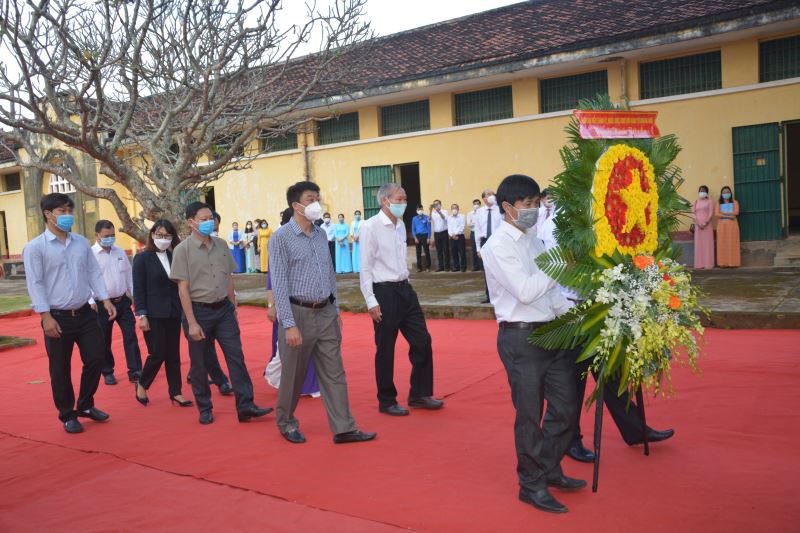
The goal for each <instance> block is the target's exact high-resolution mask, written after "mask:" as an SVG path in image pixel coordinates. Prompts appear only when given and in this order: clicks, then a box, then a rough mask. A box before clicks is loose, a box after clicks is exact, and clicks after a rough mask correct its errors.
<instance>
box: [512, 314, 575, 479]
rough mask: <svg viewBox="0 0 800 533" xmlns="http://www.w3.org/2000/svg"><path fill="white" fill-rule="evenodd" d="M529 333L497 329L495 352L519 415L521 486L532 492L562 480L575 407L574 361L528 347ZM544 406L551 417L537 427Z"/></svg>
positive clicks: (558, 352)
mask: <svg viewBox="0 0 800 533" xmlns="http://www.w3.org/2000/svg"><path fill="white" fill-rule="evenodd" d="M532 331H533V328H527V329H503V328H500V330H499V332H498V334H497V351H498V353H499V354H500V359H501V360H502V361H503V366H505V369H506V374H507V375H508V384H509V386H510V387H511V401H512V402H513V403H514V408H515V409H516V412H517V414H516V418H515V420H514V446H515V447H516V451H517V475H518V477H519V484H520V486H521V487H523V488H525V489H527V490H532V491H535V490H540V489H543V488H545V487H546V485H547V480H554V479H558V478H560V477H561V475H563V472H562V470H561V458H562V457H563V456H564V452H566V450H567V447H568V446H569V444H570V441H571V440H572V435H573V424H574V420H575V411H576V409H577V402H576V401H575V369H574V366H575V358H574V357H573V356H572V355H571V354H570V353H569V352H568V351H565V350H545V349H543V348H539V347H538V346H533V345H532V344H530V343H529V342H528V336H529V335H530V334H531V332H532ZM544 400H547V405H548V409H551V411H552V416H551V417H550V418H549V419H548V418H545V419H544V422H543V423H542V424H541V425H540V423H539V422H540V420H542V410H543V407H544Z"/></svg>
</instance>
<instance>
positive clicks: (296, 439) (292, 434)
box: [281, 429, 306, 444]
mask: <svg viewBox="0 0 800 533" xmlns="http://www.w3.org/2000/svg"><path fill="white" fill-rule="evenodd" d="M281 435H283V438H284V439H286V440H288V441H289V442H291V443H292V444H303V443H304V442H305V441H306V436H305V435H303V434H302V433H300V430H299V429H293V430H291V431H287V432H285V433H284V432H283V431H281Z"/></svg>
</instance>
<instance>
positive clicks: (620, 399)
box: [573, 349, 644, 445]
mask: <svg viewBox="0 0 800 533" xmlns="http://www.w3.org/2000/svg"><path fill="white" fill-rule="evenodd" d="M578 354H580V349H579V350H578V351H577V353H576V354H575V357H577V356H578ZM575 369H576V372H575V376H576V378H575V384H576V388H577V391H578V412H577V414H576V415H575V428H576V431H575V435H574V437H573V444H580V443H581V437H582V435H581V411H583V408H582V407H583V405H582V404H583V395H584V393H585V392H586V378H584V377H583V376H584V374H585V373H586V372H587V371H588V370H589V361H588V360H587V361H581V362H580V363H578V364H577V365H575ZM619 383H620V382H619V378H612V379H610V380H608V381H607V382H606V384H605V386H604V387H603V403H604V404H605V407H606V408H607V409H608V412H609V413H611V418H613V419H614V424H616V426H617V429H619V433H620V435H622V440H624V441H625V443H626V444H628V445H631V444H634V443H637V442H641V440H642V435H643V433H644V428H643V427H642V410H641V408H640V407H639V406H638V405H636V403H635V402H634V401H633V400H632V399H630V396H629V395H628V393H627V391H626V392H623V393H622V395H621V396H617V390H619ZM629 399H630V406H629V404H628V401H629Z"/></svg>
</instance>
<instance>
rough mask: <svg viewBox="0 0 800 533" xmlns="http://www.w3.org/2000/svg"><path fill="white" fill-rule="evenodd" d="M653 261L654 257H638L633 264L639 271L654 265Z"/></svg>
mask: <svg viewBox="0 0 800 533" xmlns="http://www.w3.org/2000/svg"><path fill="white" fill-rule="evenodd" d="M653 260H654V259H653V256H652V255H637V256H636V257H634V258H633V264H634V265H636V266H637V267H638V268H639V270H644V269H645V268H647V267H649V266H650V265H652V264H653Z"/></svg>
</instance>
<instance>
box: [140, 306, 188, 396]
mask: <svg viewBox="0 0 800 533" xmlns="http://www.w3.org/2000/svg"><path fill="white" fill-rule="evenodd" d="M148 321H149V322H150V331H145V332H144V342H145V343H146V344H147V351H148V354H149V355H148V356H147V360H146V361H145V362H144V368H143V369H142V377H141V378H139V383H140V384H141V385H142V387H144V388H145V389H149V388H150V385H152V384H153V380H154V379H155V377H156V374H158V371H159V370H160V369H161V365H162V364H163V365H164V368H165V369H166V374H167V385H168V386H169V395H170V396H178V395H179V394H181V319H180V318H177V317H176V318H153V317H150V318H149V319H148Z"/></svg>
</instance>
